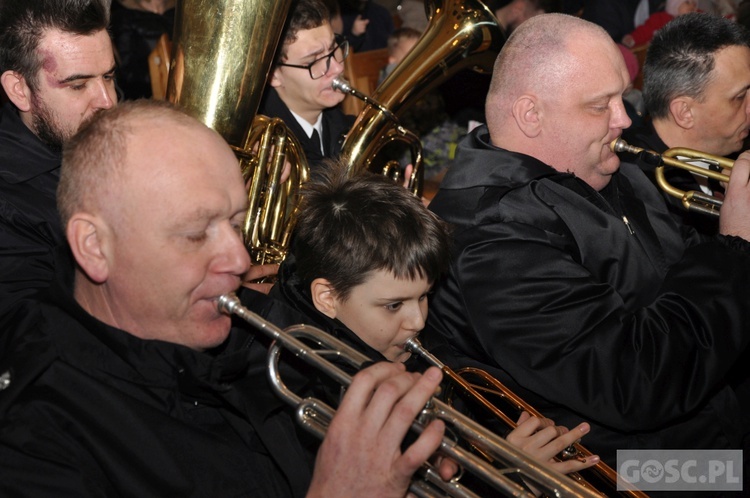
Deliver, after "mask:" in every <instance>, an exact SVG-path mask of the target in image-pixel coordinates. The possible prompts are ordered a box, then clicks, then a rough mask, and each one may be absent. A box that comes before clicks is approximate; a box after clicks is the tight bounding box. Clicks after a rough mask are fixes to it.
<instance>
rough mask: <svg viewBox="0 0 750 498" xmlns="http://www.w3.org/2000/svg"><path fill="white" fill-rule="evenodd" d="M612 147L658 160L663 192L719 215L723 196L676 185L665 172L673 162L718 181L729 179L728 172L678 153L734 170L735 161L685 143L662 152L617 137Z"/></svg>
mask: <svg viewBox="0 0 750 498" xmlns="http://www.w3.org/2000/svg"><path fill="white" fill-rule="evenodd" d="M610 148H611V149H612V151H613V152H628V153H630V154H635V155H638V156H644V157H646V158H647V162H649V163H651V164H659V166H656V168H655V169H654V178H655V179H656V183H657V184H658V185H659V188H661V189H662V190H663V191H664V192H666V193H667V194H669V195H671V196H672V197H676V198H677V199H680V200H681V201H682V205H683V207H684V208H685V209H687V210H690V211H696V212H699V213H703V214H707V215H711V216H719V213H720V209H721V206H722V205H723V204H724V203H723V201H722V200H721V199H718V198H716V197H714V196H711V195H708V194H705V193H703V192H699V191H697V190H690V191H684V190H680V189H678V188H676V187H675V186H673V185H672V184H670V183H669V182H668V181H667V179H666V177H665V175H664V168H665V166H671V167H673V168H680V169H684V170H686V171H689V172H691V173H693V174H695V175H700V176H704V177H706V178H711V179H712V180H716V181H718V182H724V183H726V182H728V181H729V175H725V174H724V173H721V172H719V171H714V170H712V169H708V168H702V167H700V166H696V165H694V164H690V163H689V162H687V161H686V160H682V159H676V158H677V157H683V158H687V160H688V161H690V160H693V161H702V162H704V163H708V164H709V165H712V166H716V167H718V168H721V169H726V170H731V169H732V167H733V166H734V161H732V160H731V159H728V158H726V157H722V156H716V155H713V154H708V153H705V152H701V151H698V150H695V149H689V148H685V147H672V148H671V149H668V150H666V151H665V152H664V153H663V154H658V153H657V152H654V151H651V150H647V149H643V148H641V147H636V146H634V145H630V144H628V143H627V142H626V141H625V140H623V139H621V138H618V139H616V140H614V141H613V142H612V143H611V144H610Z"/></svg>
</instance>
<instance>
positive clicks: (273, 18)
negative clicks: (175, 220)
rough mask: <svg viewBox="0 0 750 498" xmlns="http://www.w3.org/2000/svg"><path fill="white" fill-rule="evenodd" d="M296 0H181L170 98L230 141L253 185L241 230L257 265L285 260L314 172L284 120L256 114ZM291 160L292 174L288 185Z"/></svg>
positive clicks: (170, 74)
mask: <svg viewBox="0 0 750 498" xmlns="http://www.w3.org/2000/svg"><path fill="white" fill-rule="evenodd" d="M290 5H291V0H178V2H177V9H176V12H175V27H174V34H173V43H172V60H171V63H170V72H169V79H168V83H167V99H168V100H169V101H171V102H173V103H176V104H178V105H180V106H181V107H182V108H184V109H185V110H186V111H187V112H188V113H189V114H191V115H193V116H194V117H196V118H197V119H199V120H200V121H202V122H203V123H205V124H206V125H207V126H209V127H211V128H213V129H214V130H216V131H217V132H219V134H220V135H222V136H223V137H224V139H225V140H226V141H227V142H228V143H229V145H230V146H231V147H232V149H233V150H234V151H235V154H236V155H237V156H238V158H239V160H240V166H241V168H242V171H243V176H244V178H245V181H246V182H247V183H248V200H249V209H248V213H247V217H246V219H245V224H244V227H243V234H244V237H245V245H246V246H247V247H248V250H249V251H250V255H251V258H252V259H253V262H254V263H256V264H262V263H280V262H281V260H283V259H284V256H285V255H286V249H287V246H288V242H289V237H290V235H291V231H292V229H293V226H294V221H295V219H296V213H297V209H298V204H299V202H298V200H299V187H300V186H301V185H302V183H304V182H305V181H306V180H307V178H308V176H309V168H308V165H307V160H306V159H305V157H304V154H303V153H302V147H301V146H300V144H299V142H298V141H297V140H296V138H294V136H293V135H292V134H291V133H289V131H288V130H287V128H286V126H285V125H284V123H283V122H282V121H281V120H279V119H270V118H267V117H264V116H256V112H257V111H258V107H259V105H260V99H261V96H262V94H263V90H264V87H265V84H266V79H267V78H268V74H269V72H270V69H271V66H272V63H273V57H274V53H275V50H276V46H277V45H278V43H279V39H280V37H281V33H282V31H283V28H284V21H285V20H286V17H287V14H288V12H289V7H290ZM285 163H288V164H290V165H291V172H290V178H289V180H288V181H286V182H283V184H282V182H281V181H280V180H281V175H282V172H283V169H284V166H285Z"/></svg>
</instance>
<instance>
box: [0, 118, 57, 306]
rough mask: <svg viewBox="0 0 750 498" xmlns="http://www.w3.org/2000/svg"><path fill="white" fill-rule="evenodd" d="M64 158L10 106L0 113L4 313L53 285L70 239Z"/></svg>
mask: <svg viewBox="0 0 750 498" xmlns="http://www.w3.org/2000/svg"><path fill="white" fill-rule="evenodd" d="M60 162H61V156H60V154H59V153H55V152H53V151H52V150H50V148H49V147H47V146H45V145H44V143H42V141H41V140H39V138H37V136H36V135H34V133H32V132H31V130H29V128H28V127H27V126H26V125H25V124H24V123H23V122H22V121H21V118H20V117H19V116H18V112H17V111H16V109H15V108H14V107H13V105H11V104H10V103H6V104H5V105H4V106H3V107H2V110H0V309H2V308H3V307H5V306H8V305H10V304H11V303H12V302H13V301H15V300H16V299H18V298H20V297H23V296H25V295H28V294H30V293H32V292H34V291H35V290H37V289H40V288H44V287H46V286H47V285H49V282H50V281H51V280H52V278H53V274H54V265H53V263H54V251H55V248H56V247H58V246H59V245H61V244H62V243H63V241H64V237H63V233H62V228H61V225H60V219H59V217H58V214H57V206H56V190H57V183H58V180H59V177H60Z"/></svg>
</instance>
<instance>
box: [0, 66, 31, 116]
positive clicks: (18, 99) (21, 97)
mask: <svg viewBox="0 0 750 498" xmlns="http://www.w3.org/2000/svg"><path fill="white" fill-rule="evenodd" d="M0 84H2V86H3V90H5V94H6V95H7V96H8V99H10V101H11V102H13V105H15V106H16V107H18V109H19V110H20V111H22V112H29V110H30V109H31V88H29V85H28V84H27V83H26V78H24V77H23V76H21V75H20V74H19V73H17V72H15V71H5V72H4V73H3V74H2V75H0Z"/></svg>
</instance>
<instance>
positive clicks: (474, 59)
mask: <svg viewBox="0 0 750 498" xmlns="http://www.w3.org/2000/svg"><path fill="white" fill-rule="evenodd" d="M425 10H426V11H427V17H428V18H429V23H428V25H427V28H426V29H425V31H424V33H423V34H422V36H421V37H420V39H419V40H418V41H417V44H416V45H415V46H414V48H413V49H412V50H411V51H410V52H409V54H408V55H407V56H406V57H405V58H404V60H403V61H401V62H400V63H399V64H398V66H396V68H395V69H394V70H393V72H392V73H391V74H389V75H388V77H387V78H386V79H385V80H384V81H383V82H382V83H381V84H380V85H379V86H378V88H377V89H376V90H375V92H374V93H373V95H372V98H371V101H370V102H368V101H365V102H366V103H367V105H366V106H365V108H364V109H363V110H362V112H360V114H359V116H357V120H356V121H355V123H354V125H353V126H352V129H351V131H350V132H349V133H348V134H347V136H346V139H345V140H344V144H343V146H342V151H341V157H342V159H343V160H344V161H345V162H346V163H347V164H348V168H349V171H350V174H352V175H354V174H357V173H358V172H361V171H368V170H371V171H374V172H376V173H383V174H385V175H387V176H391V177H395V176H396V175H395V174H394V173H393V171H392V167H393V166H392V165H389V164H388V163H386V166H385V167H384V169H383V170H382V171H377V169H378V164H379V163H378V162H377V161H376V158H377V157H378V153H379V152H380V151H381V150H382V149H383V147H385V145H387V144H389V143H391V142H393V141H406V142H407V143H408V144H409V146H410V147H412V150H413V141H412V139H411V137H408V138H405V136H406V135H409V134H408V133H406V132H405V131H404V130H403V128H401V127H400V125H399V124H398V120H397V118H398V116H399V115H400V114H401V113H402V112H403V111H404V110H405V109H406V108H408V107H409V105H411V104H413V103H414V102H415V101H416V100H417V99H419V98H420V97H422V96H423V95H424V94H426V93H427V92H428V91H430V90H431V89H433V88H434V87H435V86H437V85H439V84H440V83H442V82H443V81H445V80H447V79H448V78H449V77H451V76H452V75H454V74H455V73H457V72H458V71H459V70H461V69H465V68H472V69H474V70H476V71H479V72H490V71H492V67H493V64H494V61H495V58H496V57H497V54H498V53H499V52H500V48H501V47H502V45H503V43H504V42H505V35H504V34H503V31H502V28H500V25H499V24H498V22H497V19H496V18H495V16H494V14H493V13H492V12H491V11H490V9H488V8H487V6H486V5H484V3H482V2H481V1H479V0H429V1H426V2H425ZM340 89H342V91H345V92H347V93H351V94H352V95H354V96H355V97H358V98H362V97H361V96H360V95H361V94H359V95H357V93H354V92H351V91H348V90H345V89H343V87H341V88H340ZM373 103H377V105H374V104H373ZM384 109H386V110H387V112H386V111H384ZM419 150H420V155H421V148H420V149H419ZM412 157H414V154H412ZM415 162H416V161H415ZM423 175H424V171H423V170H422V168H421V164H414V170H413V172H412V175H411V178H410V181H409V187H410V189H411V191H412V192H413V193H415V194H417V195H420V196H421V193H422V188H423V185H422V183H423V180H422V177H423Z"/></svg>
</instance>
